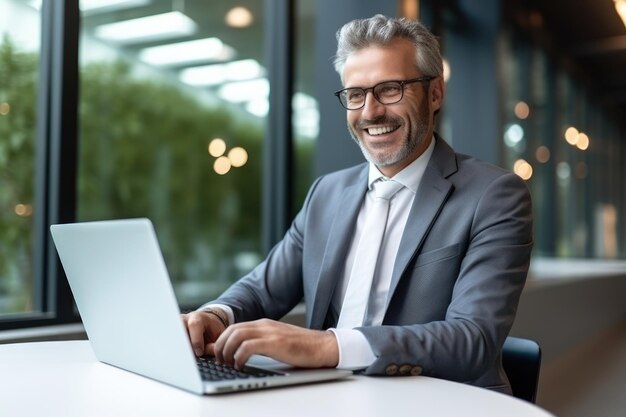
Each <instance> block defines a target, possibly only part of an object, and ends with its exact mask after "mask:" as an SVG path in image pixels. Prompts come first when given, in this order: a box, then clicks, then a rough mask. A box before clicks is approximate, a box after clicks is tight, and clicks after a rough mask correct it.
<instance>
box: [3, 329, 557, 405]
mask: <svg viewBox="0 0 626 417" xmlns="http://www.w3.org/2000/svg"><path fill="white" fill-rule="evenodd" d="M0 415H1V416H2V417H17V416H20V417H29V416H38V417H39V416H41V417H44V416H45V417H56V416H63V417H70V416H89V417H98V416H115V417H121V416H133V417H140V416H185V417H193V416H205V417H210V416H219V417H225V416H226V417H228V416H237V417H244V416H273V417H281V416H294V417H296V416H297V417H301V416H315V417H321V416H324V417H326V416H342V417H343V416H345V417H352V416H356V417H369V416H372V417H373V416H376V417H380V416H388V417H401V416H418V415H421V416H429V417H432V416H451V417H472V416H476V417H490V416H494V417H496V416H497V417H502V416H507V417H522V416H524V417H549V416H550V414H549V413H547V412H546V411H544V410H542V409H540V408H538V407H536V406H534V405H532V404H529V403H526V402H524V401H521V400H518V399H515V398H513V397H509V396H507V395H502V394H498V393H495V392H491V391H488V390H485V389H480V388H475V387H471V386H468V385H464V384H458V383H454V382H449V381H443V380H440V379H435V378H428V377H365V376H355V377H352V378H350V379H348V380H344V381H336V382H329V383H320V384H312V385H305V386H296V387H289V388H280V389H273V390H266V391H252V392H242V393H235V394H226V395H221V396H198V395H194V394H190V393H188V392H186V391H182V390H180V389H177V388H173V387H170V386H168V385H164V384H162V383H159V382H155V381H152V380H150V379H147V378H144V377H141V376H138V375H134V374H132V373H129V372H126V371H123V370H120V369H117V368H114V367H112V366H108V365H104V364H102V363H99V362H97V361H96V359H95V357H94V355H93V352H92V350H91V348H90V346H89V343H88V342H84V341H73V342H45V343H24V344H12V345H0Z"/></svg>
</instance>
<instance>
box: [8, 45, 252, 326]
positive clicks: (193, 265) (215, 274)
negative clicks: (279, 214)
mask: <svg viewBox="0 0 626 417" xmlns="http://www.w3.org/2000/svg"><path fill="white" fill-rule="evenodd" d="M37 59H38V57H37V55H36V54H26V53H20V52H18V51H16V50H15V49H14V47H13V46H12V44H11V42H10V41H9V40H8V39H6V38H5V39H4V40H3V42H2V45H1V46H0V105H1V104H2V103H4V102H7V103H9V104H10V112H9V113H8V114H7V115H5V116H1V115H0V210H1V211H0V242H1V245H0V313H2V312H3V311H4V312H10V311H28V310H29V309H31V308H32V306H30V305H29V304H28V302H29V301H28V300H30V298H31V297H30V293H31V279H32V270H31V264H32V237H31V236H32V231H33V225H32V221H33V216H23V217H20V216H18V215H16V213H15V206H16V204H19V203H22V204H33V194H34V173H35V171H34V161H35V131H36V115H35V109H36V88H37V76H38V68H37ZM195 97H196V95H195V94H193V93H191V92H188V91H185V90H183V89H181V88H180V87H179V86H174V85H170V84H167V83H164V82H163V81H156V80H150V79H146V78H145V77H142V78H139V77H133V75H132V72H131V68H130V67H129V66H128V65H127V64H124V63H122V62H112V63H111V62H100V63H90V64H88V65H86V66H85V67H83V69H82V72H81V85H80V108H79V111H80V117H79V120H80V126H79V130H80V133H79V134H80V137H79V167H78V168H79V175H78V184H77V185H78V207H77V210H78V219H79V220H81V221H82V220H96V219H109V218H126V217H140V216H141V217H143V216H145V217H149V218H151V219H152V220H153V221H154V223H155V226H156V229H157V233H158V235H159V239H160V243H161V246H162V247H163V250H164V254H165V257H166V262H167V263H168V269H169V270H170V274H171V275H172V278H173V280H174V281H176V282H178V283H179V284H183V283H185V282H186V283H189V282H191V283H194V282H195V283H200V284H207V283H208V284H210V285H209V286H206V285H204V286H202V285H201V286H199V287H198V288H199V289H198V291H199V293H198V294H195V296H197V297H198V300H201V299H206V297H207V296H208V295H215V294H216V293H218V292H219V291H221V290H222V289H223V288H224V287H225V286H227V285H228V284H229V283H230V282H232V281H233V280H234V279H236V278H237V277H238V276H239V275H240V274H241V273H242V272H245V271H241V270H239V269H238V268H237V267H236V262H233V259H234V255H235V254H236V253H239V252H247V253H251V254H256V256H258V254H259V253H260V229H261V227H260V203H261V162H262V158H261V152H262V134H263V126H262V125H261V124H260V123H251V122H245V121H244V122H242V121H241V120H240V119H241V118H236V114H234V113H231V112H229V111H226V110H224V109H223V108H213V107H210V106H207V105H206V104H204V103H201V102H199V101H198V100H197V99H196V98H195ZM215 137H221V138H223V139H224V140H225V141H226V142H227V144H228V149H230V148H232V147H234V146H241V147H243V148H244V149H246V150H247V152H248V155H249V159H248V163H247V164H246V165H244V166H243V167H241V168H233V169H232V170H231V171H230V172H229V173H228V174H226V175H223V176H221V175H218V174H216V173H215V172H214V170H213V162H214V158H213V157H211V156H210V155H209V154H208V152H207V147H208V144H209V142H210V141H211V140H212V139H213V138H215ZM35 209H36V208H35ZM178 287H179V288H183V287H184V285H179V286H178ZM178 287H177V288H178ZM182 292H186V294H183V298H185V300H183V302H185V301H186V302H193V301H191V299H192V298H193V297H194V294H192V295H191V296H190V294H189V290H186V291H182ZM207 292H208V293H211V294H207ZM179 295H180V294H179ZM190 297H191V298H190ZM7 299H8V300H12V302H11V304H10V305H9V304H6V303H5V304H2V300H7ZM194 301H197V300H194Z"/></svg>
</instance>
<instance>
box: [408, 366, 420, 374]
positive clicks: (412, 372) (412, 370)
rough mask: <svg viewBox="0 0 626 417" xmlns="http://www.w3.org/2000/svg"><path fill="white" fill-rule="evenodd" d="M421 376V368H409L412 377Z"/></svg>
mask: <svg viewBox="0 0 626 417" xmlns="http://www.w3.org/2000/svg"><path fill="white" fill-rule="evenodd" d="M421 374H422V367H421V366H414V367H412V368H411V375H413V376H418V375H421Z"/></svg>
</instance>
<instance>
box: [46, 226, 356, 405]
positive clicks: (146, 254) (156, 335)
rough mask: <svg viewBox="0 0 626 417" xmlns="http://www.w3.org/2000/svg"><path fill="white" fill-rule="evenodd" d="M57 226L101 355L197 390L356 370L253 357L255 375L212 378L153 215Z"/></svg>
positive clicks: (236, 387)
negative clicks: (196, 348) (185, 319)
mask: <svg viewBox="0 0 626 417" xmlns="http://www.w3.org/2000/svg"><path fill="white" fill-rule="evenodd" d="M50 231H51V233H52V238H53V240H54V244H55V246H56V248H57V251H58V253H59V257H60V259H61V263H62V264H63V268H64V269H65V273H66V275H67V279H68V281H69V284H70V287H71V289H72V293H73V294H74V299H75V301H76V305H77V307H78V310H79V312H80V315H81V318H82V321H83V324H84V326H85V330H86V332H87V336H88V337H89V341H90V343H91V346H92V348H93V351H94V353H95V355H96V357H97V358H98V360H100V361H101V362H104V363H107V364H110V365H114V366H116V367H119V368H122V369H125V370H128V371H131V372H134V373H137V374H140V375H143V376H146V377H149V378H152V379H155V380H157V381H161V382H165V383H167V384H170V385H173V386H176V387H179V388H183V389H185V390H188V391H191V392H194V393H197V394H216V393H223V392H233V391H244V390H251V389H260V388H270V387H278V386H286V385H294V384H303V383H310V382H319V381H329V380H336V379H339V378H344V377H347V376H349V375H352V373H351V372H350V371H344V370H337V369H320V370H310V369H309V370H302V369H300V370H298V369H294V368H291V367H289V366H288V365H286V364H283V363H280V362H277V361H273V360H271V359H269V358H264V357H253V358H252V359H251V360H250V361H249V362H248V364H247V365H248V369H246V371H248V373H251V374H252V376H249V375H245V376H244V375H231V376H228V378H232V379H223V380H220V378H221V377H214V378H213V379H214V380H208V379H207V376H208V373H207V372H201V369H200V368H199V367H198V363H197V360H196V357H195V355H194V354H193V351H192V348H191V343H190V342H189V338H188V335H187V330H186V329H185V327H184V325H183V323H182V320H181V318H180V310H179V308H178V303H177V301H176V297H175V295H174V290H173V288H172V285H171V282H170V278H169V275H168V273H167V269H166V267H165V262H164V261H163V256H162V254H161V250H160V248H159V244H158V241H157V237H156V233H155V231H154V228H153V226H152V223H151V222H150V220H148V219H130V220H111V221H101V222H86V223H73V224H59V225H53V226H51V227H50ZM211 372H213V371H211ZM215 379H217V380H215Z"/></svg>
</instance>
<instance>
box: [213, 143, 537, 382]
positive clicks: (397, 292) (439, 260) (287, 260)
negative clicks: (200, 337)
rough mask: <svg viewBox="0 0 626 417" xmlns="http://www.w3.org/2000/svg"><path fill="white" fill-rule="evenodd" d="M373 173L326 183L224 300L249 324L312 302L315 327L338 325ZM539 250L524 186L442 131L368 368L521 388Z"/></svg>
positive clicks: (361, 170)
mask: <svg viewBox="0 0 626 417" xmlns="http://www.w3.org/2000/svg"><path fill="white" fill-rule="evenodd" d="M367 173H368V167H367V164H361V165H358V166H355V167H352V168H348V169H345V170H342V171H338V172H334V173H331V174H328V175H325V176H323V177H321V178H319V179H317V180H316V181H315V183H314V184H313V185H312V186H311V189H310V191H309V194H308V196H307V198H306V200H305V202H304V205H303V207H302V210H301V211H300V212H299V213H298V215H297V216H296V218H295V220H294V221H293V224H292V225H291V227H290V229H289V230H288V231H287V233H286V234H285V237H284V238H283V240H282V241H281V242H280V243H278V244H277V245H276V246H275V247H274V248H273V249H272V251H271V252H270V254H269V255H268V257H267V259H266V260H265V261H264V262H263V263H261V264H260V265H259V266H258V267H257V268H256V269H254V270H253V271H252V272H251V273H250V274H248V275H247V276H245V277H244V278H242V279H241V280H239V281H238V282H237V283H235V284H233V286H231V287H230V288H229V289H228V290H227V291H226V292H225V293H224V294H223V295H222V296H221V297H220V298H219V299H218V300H215V301H214V302H219V303H223V304H226V305H229V306H231V307H232V309H233V311H234V314H235V319H236V321H247V320H254V319H258V318H261V317H269V318H273V319H279V318H281V317H282V316H283V315H285V314H286V313H287V312H289V311H290V310H291V309H292V308H293V307H294V306H295V305H296V304H297V303H299V302H300V301H301V300H302V299H304V302H305V304H306V325H307V326H308V327H310V328H313V329H323V328H326V327H328V326H331V325H333V324H334V323H333V319H332V316H333V315H332V314H330V313H329V311H330V301H331V299H332V295H333V291H334V290H335V287H336V284H337V282H338V280H339V279H340V277H341V276H342V274H343V272H344V268H345V259H346V254H347V251H348V248H349V245H350V242H351V238H352V234H353V231H354V227H355V223H356V218H357V215H358V213H359V209H360V207H361V203H362V201H363V198H364V196H365V192H366V190H367ZM531 248H532V213H531V200H530V194H529V192H528V189H527V187H526V184H525V183H524V181H523V180H521V179H520V178H519V177H518V176H517V175H515V174H512V173H510V172H508V171H505V170H503V169H500V168H498V167H495V166H492V165H489V164H487V163H484V162H482V161H479V160H477V159H474V158H471V157H468V156H466V155H461V154H455V153H454V151H453V150H452V148H450V147H449V146H448V145H447V144H446V143H445V142H444V141H443V140H442V139H441V138H439V137H437V139H436V144H435V149H434V152H433V154H432V157H431V160H430V162H429V164H428V167H427V168H426V171H425V173H424V177H423V179H422V182H421V184H420V187H419V189H418V191H417V194H416V196H415V200H414V202H413V206H412V207H411V211H410V214H409V218H408V221H407V224H406V227H405V229H404V233H403V235H402V240H401V242H400V248H399V251H398V256H397V258H396V261H395V266H394V269H393V275H392V280H391V287H390V289H389V297H388V300H387V308H386V313H385V316H384V320H383V325H382V326H372V327H361V328H359V329H358V330H360V331H361V332H363V334H364V335H365V337H366V338H367V340H368V341H369V343H370V345H371V347H372V349H373V351H374V353H375V354H376V355H377V357H378V358H377V359H376V361H375V362H374V363H373V364H371V366H369V367H368V368H367V369H365V370H364V373H365V374H369V375H384V374H390V373H395V372H393V371H395V370H396V369H400V368H403V369H405V370H409V369H412V370H414V371H415V370H416V369H417V370H418V371H417V372H413V373H419V371H420V370H421V371H422V373H423V374H424V375H429V376H433V377H440V378H445V379H450V380H455V381H463V382H467V383H471V384H474V385H478V386H483V387H489V388H492V389H496V390H500V391H505V392H506V391H509V390H510V388H509V386H508V381H507V378H506V375H505V373H504V371H503V369H502V365H501V348H502V344H503V343H504V339H505V338H506V337H507V334H508V333H509V330H510V328H511V326H512V324H513V319H514V317H515V312H516V309H517V304H518V300H519V296H520V293H521V291H522V288H523V286H524V282H525V280H526V274H527V272H528V265H529V260H530V253H531ZM335 316H336V315H335ZM329 317H331V319H329ZM402 365H410V366H409V367H407V366H404V367H403V366H402ZM398 374H400V373H398Z"/></svg>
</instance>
